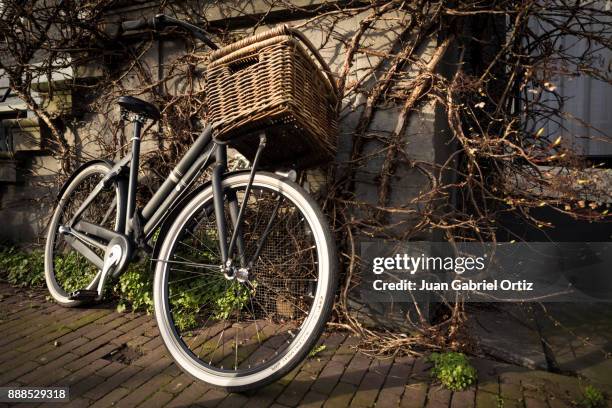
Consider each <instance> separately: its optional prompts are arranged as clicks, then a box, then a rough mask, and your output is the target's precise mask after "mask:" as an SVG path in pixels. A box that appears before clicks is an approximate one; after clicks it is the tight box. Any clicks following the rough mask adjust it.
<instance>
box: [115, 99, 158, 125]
mask: <svg viewBox="0 0 612 408" xmlns="http://www.w3.org/2000/svg"><path fill="white" fill-rule="evenodd" d="M117 103H118V104H119V106H121V107H122V108H123V109H125V110H128V111H130V112H133V113H137V114H140V115H143V116H145V117H147V118H149V119H152V120H159V118H160V117H161V115H160V113H159V110H158V109H157V108H156V107H155V106H154V105H152V104H150V103H149V102H145V101H143V100H141V99H138V98H134V97H133V96H122V97H120V98H119V99H118V100H117Z"/></svg>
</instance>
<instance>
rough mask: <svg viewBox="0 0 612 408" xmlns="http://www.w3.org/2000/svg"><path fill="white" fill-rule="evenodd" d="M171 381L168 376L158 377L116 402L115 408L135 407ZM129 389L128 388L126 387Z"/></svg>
mask: <svg viewBox="0 0 612 408" xmlns="http://www.w3.org/2000/svg"><path fill="white" fill-rule="evenodd" d="M171 380H172V377H170V376H169V375H158V376H156V377H154V378H152V379H151V380H149V381H147V382H146V383H144V384H142V385H141V386H139V387H138V388H135V389H133V390H132V391H131V392H130V394H129V395H127V396H126V397H125V398H123V399H121V400H119V402H117V404H116V406H117V407H125V408H127V407H135V406H136V405H138V404H140V403H141V402H143V401H144V400H146V399H147V398H149V397H151V396H152V395H153V394H155V393H156V392H157V391H158V390H159V389H160V388H162V387H163V386H164V385H166V384H168V383H169V382H170V381H171ZM128 388H129V387H128Z"/></svg>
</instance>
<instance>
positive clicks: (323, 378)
mask: <svg viewBox="0 0 612 408" xmlns="http://www.w3.org/2000/svg"><path fill="white" fill-rule="evenodd" d="M343 372H344V364H342V363H339V362H336V361H330V362H329V363H327V365H326V366H325V368H324V369H323V371H321V373H320V374H319V377H318V378H317V380H316V381H315V382H314V384H312V389H313V390H315V391H318V392H320V393H321V394H330V393H331V391H332V390H333V389H334V386H335V385H336V383H337V382H338V381H339V380H340V377H341V376H342V374H343Z"/></svg>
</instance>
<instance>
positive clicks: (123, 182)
mask: <svg viewBox="0 0 612 408" xmlns="http://www.w3.org/2000/svg"><path fill="white" fill-rule="evenodd" d="M144 121H145V118H144V117H142V116H139V115H137V116H136V117H135V119H134V136H133V138H132V150H131V154H129V155H127V156H125V157H124V158H122V159H121V160H119V162H117V163H116V164H115V165H114V166H113V167H112V169H111V170H110V171H109V172H108V173H107V175H106V176H105V177H104V178H103V179H102V180H101V181H100V182H99V183H98V184H97V185H96V187H94V189H93V191H92V192H91V193H90V194H89V196H88V197H87V198H86V199H85V201H84V202H83V204H81V206H80V207H79V209H77V211H76V212H75V214H74V216H73V217H72V219H71V220H70V222H69V223H68V224H67V225H66V226H61V227H60V232H62V231H63V233H67V234H70V235H72V237H71V240H69V241H68V243H69V244H70V245H71V246H72V247H73V248H74V249H75V250H76V251H77V252H79V253H81V254H82V255H83V256H85V257H86V258H87V259H88V260H89V261H91V262H92V263H94V264H95V265H97V266H98V267H99V268H100V269H102V267H101V265H103V264H104V263H105V262H106V261H103V260H102V259H100V258H99V257H98V256H97V255H96V254H95V253H94V252H93V251H91V250H90V249H89V248H88V247H87V245H84V244H89V245H94V246H97V247H98V248H100V249H102V250H104V251H105V253H106V252H108V249H109V247H110V244H111V241H113V239H120V240H125V241H122V242H127V243H128V245H127V246H128V248H127V252H128V253H129V254H130V255H129V257H130V258H131V255H132V252H133V251H132V249H133V248H135V247H137V246H138V244H143V243H145V244H146V243H148V242H149V241H150V240H151V238H152V237H153V235H154V234H155V231H156V230H157V228H158V227H160V226H161V225H162V223H163V222H164V221H165V219H166V217H167V216H168V214H169V212H170V211H169V210H170V209H172V208H173V207H174V206H175V205H176V204H177V203H178V202H180V200H181V199H182V198H183V197H184V196H185V193H186V192H187V191H189V188H190V187H191V186H192V184H193V183H194V182H195V181H196V180H197V179H198V177H199V176H200V175H201V174H202V173H203V172H204V171H205V170H206V169H207V168H208V167H210V166H211V165H212V164H213V158H212V157H213V154H214V165H215V167H214V169H213V172H212V188H213V203H214V211H215V218H216V222H217V229H218V231H219V249H220V252H221V260H222V265H220V266H221V270H222V271H223V272H224V273H226V274H227V273H228V272H227V271H229V270H230V269H231V267H232V262H233V261H232V259H231V258H230V254H232V253H233V250H234V248H237V249H238V255H239V258H240V263H241V266H242V267H245V266H246V260H245V257H244V244H243V242H242V237H241V236H240V234H239V231H240V224H241V221H242V218H243V215H244V208H245V206H246V205H245V204H246V202H247V200H248V196H249V193H250V188H251V185H252V183H253V179H254V176H255V172H256V169H257V163H258V162H259V158H260V156H261V152H262V151H263V149H264V147H265V144H266V138H265V133H263V132H262V133H261V134H260V144H259V148H258V150H257V153H256V155H255V158H254V160H253V163H252V167H251V169H250V179H249V183H248V185H247V186H246V188H245V193H244V198H243V202H242V205H241V206H240V208H238V200H237V198H236V195H235V193H233V192H232V193H231V194H225V193H224V191H223V188H222V180H223V177H224V176H225V174H226V172H227V146H226V145H224V144H220V143H217V142H216V141H215V140H214V139H213V137H212V130H213V129H212V126H210V125H209V126H206V128H205V129H204V131H203V132H202V133H201V135H200V136H199V137H198V138H197V139H196V141H195V142H194V144H193V145H192V146H191V147H190V148H189V150H188V151H187V152H186V153H185V155H184V156H183V158H182V159H181V160H180V161H179V163H178V164H177V165H176V167H175V168H174V169H173V170H172V171H171V172H170V174H169V176H168V178H167V179H166V180H165V181H164V182H163V183H162V185H161V186H160V187H159V189H158V190H157V191H156V192H155V193H154V194H153V196H152V197H151V199H150V200H149V201H148V202H147V204H146V205H145V206H144V207H143V208H142V211H138V210H137V208H136V189H137V186H138V170H139V159H140V136H141V135H140V134H141V130H142V125H143V123H144ZM126 172H127V174H128V177H127V178H126V177H125V175H126ZM115 184H116V185H117V186H118V190H119V194H120V195H122V196H123V197H122V198H123V199H122V200H121V202H122V203H126V202H127V204H126V205H125V206H124V207H118V208H117V224H116V231H110V230H107V229H105V228H103V227H101V226H99V225H94V224H91V223H88V222H85V221H78V222H76V221H77V219H78V218H79V216H80V215H81V214H82V213H83V211H84V210H85V209H86V208H87V206H88V205H89V203H91V202H92V201H93V200H94V199H95V198H96V197H97V196H98V194H99V193H100V192H101V191H103V190H104V189H105V188H109V187H111V186H113V187H114V185H115ZM225 198H227V200H228V205H229V212H230V219H231V222H232V227H233V233H232V236H231V238H230V241H229V244H228V241H227V236H228V230H227V226H226V225H225V216H224V199H225ZM115 206H116V202H115V201H113V203H112V205H111V208H110V209H109V212H108V213H107V214H106V217H108V216H109V214H110V211H111V210H112V208H114V207H115ZM106 217H105V219H106ZM61 228H63V230H62V229H61ZM84 233H86V234H84ZM73 237H74V238H75V239H72V238H73ZM100 240H102V241H100ZM141 246H142V245H141ZM256 253H257V252H256ZM106 257H107V256H105V258H106ZM127 263H129V259H128V260H127V262H124V263H122V264H121V265H120V266H119V267H118V268H117V270H115V271H114V272H113V276H118V275H119V274H121V273H122V272H123V269H124V268H123V266H125V265H126V264H127ZM96 279H97V278H96ZM96 279H94V281H95V280H96ZM92 283H93V282H92Z"/></svg>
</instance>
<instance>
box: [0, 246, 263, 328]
mask: <svg viewBox="0 0 612 408" xmlns="http://www.w3.org/2000/svg"><path fill="white" fill-rule="evenodd" d="M199 256H203V257H204V259H205V261H207V262H213V258H212V255H211V254H208V253H202V252H200V253H199ZM96 272H97V271H96V268H95V267H94V266H93V265H91V264H90V263H89V262H88V261H87V260H85V259H84V258H83V256H82V255H80V254H79V253H77V252H75V251H70V252H68V253H67V254H64V255H60V256H57V257H56V261H55V275H56V278H57V280H58V282H61V285H62V287H63V288H64V290H66V291H67V292H70V291H73V290H77V289H81V288H84V287H86V286H87V285H88V284H89V282H91V279H93V277H94V276H95V274H96ZM0 276H4V277H5V279H6V280H7V281H8V282H9V283H10V284H12V285H17V286H24V287H25V286H40V285H42V284H43V283H44V279H45V278H44V254H43V252H42V251H39V250H37V251H31V252H25V251H22V250H18V249H16V248H14V247H6V248H3V249H1V250H0ZM187 276H193V275H192V274H191V275H190V274H189V272H187ZM174 278H175V279H176V281H178V282H179V283H176V284H173V286H172V288H171V295H170V297H171V303H172V314H173V318H174V321H175V324H176V325H177V327H178V328H179V329H181V330H187V329H190V328H192V327H194V326H195V325H196V323H197V316H198V314H199V313H200V312H201V311H202V308H203V307H208V308H209V310H210V311H211V313H212V316H213V317H214V318H215V319H227V318H229V317H230V316H231V314H232V313H235V312H239V311H240V310H242V309H243V308H245V306H246V305H247V302H248V301H249V299H250V297H249V292H250V291H254V290H255V288H256V286H257V284H256V282H251V285H250V287H247V286H246V285H244V284H241V283H240V282H238V281H235V280H234V281H231V282H229V284H228V281H227V280H226V279H225V278H224V277H223V275H221V274H220V273H219V274H218V275H208V276H203V277H202V279H185V280H181V278H182V276H180V272H177V275H176V276H174ZM152 289H153V283H152V279H151V276H150V273H149V268H148V267H147V261H143V262H138V263H133V264H130V266H129V267H128V269H127V270H126V271H125V273H123V274H122V275H121V277H120V278H119V280H118V281H117V283H116V284H115V285H114V286H113V293H114V294H115V295H116V296H117V297H118V298H119V304H118V306H117V310H118V311H120V312H124V311H127V310H131V311H138V310H142V311H145V312H147V313H152V312H153V296H152Z"/></svg>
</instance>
